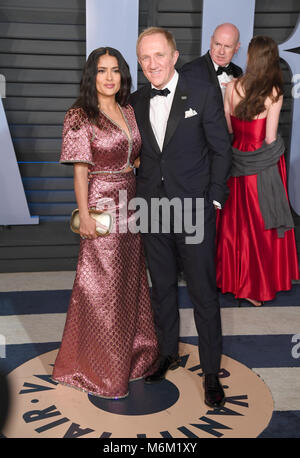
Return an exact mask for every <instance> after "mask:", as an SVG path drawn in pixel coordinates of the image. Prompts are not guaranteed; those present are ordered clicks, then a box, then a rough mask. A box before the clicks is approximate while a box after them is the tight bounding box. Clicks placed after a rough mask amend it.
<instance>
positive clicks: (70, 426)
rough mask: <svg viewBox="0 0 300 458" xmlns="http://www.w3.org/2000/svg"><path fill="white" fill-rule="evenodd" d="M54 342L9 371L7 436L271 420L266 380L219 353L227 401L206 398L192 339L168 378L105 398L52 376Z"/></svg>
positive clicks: (249, 424)
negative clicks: (212, 402)
mask: <svg viewBox="0 0 300 458" xmlns="http://www.w3.org/2000/svg"><path fill="white" fill-rule="evenodd" d="M56 354H57V350H52V351H49V352H47V353H43V354H41V355H39V356H37V357H35V358H33V359H31V360H29V361H27V362H26V363H24V364H22V365H20V366H19V367H17V368H16V369H14V370H13V371H12V372H10V374H9V375H8V381H9V384H10V387H11V388H10V389H11V395H12V396H11V398H12V404H11V406H10V415H9V417H8V420H7V422H6V426H5V428H4V430H3V435H4V436H5V437H7V438H37V437H40V438H62V437H65V438H71V437H85V438H100V437H102V438H105V437H106V438H109V437H111V438H120V437H122V438H136V437H147V438H171V437H173V438H209V437H211V438H217V437H223V438H232V437H234V438H238V437H243V438H254V437H258V436H259V434H260V433H261V432H262V431H263V430H264V429H265V428H266V427H267V426H268V424H269V422H270V419H271V417H272V413H273V399H272V395H271V393H270V390H269V388H268V387H267V385H266V384H265V383H264V381H263V380H262V379H261V378H260V377H259V376H258V375H256V374H255V373H254V372H253V371H252V370H250V369H249V368H248V367H246V366H245V365H243V364H241V363H239V362H237V361H236V360H234V359H232V358H229V357H227V356H225V355H223V356H222V364H221V367H222V370H221V373H220V376H221V382H222V385H223V386H224V390H225V394H226V404H225V406H224V408H222V409H221V410H213V409H210V408H209V407H207V406H206V405H205V404H204V400H203V395H204V393H203V387H202V383H203V375H202V371H201V367H200V365H199V356H198V349H197V346H195V345H191V344H185V343H181V344H180V356H181V366H180V367H179V368H178V369H176V370H174V371H169V372H168V373H167V377H166V380H164V381H163V382H161V383H159V384H155V385H147V384H145V383H144V382H143V380H139V381H135V382H131V383H130V393H129V397H128V398H126V399H121V400H106V399H101V398H99V397H95V396H92V395H88V394H87V393H85V392H81V391H79V390H76V389H74V388H71V387H67V386H63V385H61V384H57V383H56V382H54V381H53V380H52V379H51V373H52V368H53V363H54V361H55V357H56Z"/></svg>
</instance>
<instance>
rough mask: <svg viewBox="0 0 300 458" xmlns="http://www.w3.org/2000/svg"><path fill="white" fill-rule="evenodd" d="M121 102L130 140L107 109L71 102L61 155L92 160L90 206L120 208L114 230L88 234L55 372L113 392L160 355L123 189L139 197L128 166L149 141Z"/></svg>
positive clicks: (93, 389) (95, 390) (120, 393)
mask: <svg viewBox="0 0 300 458" xmlns="http://www.w3.org/2000/svg"><path fill="white" fill-rule="evenodd" d="M120 109H121V112H122V114H123V117H124V120H125V122H126V123H127V127H128V130H129V132H130V134H131V138H130V139H129V138H128V136H127V134H126V133H125V132H124V131H123V130H122V129H121V128H120V127H119V126H118V125H117V124H116V123H115V122H114V121H112V120H111V119H110V118H108V117H107V116H106V115H105V114H104V113H101V112H100V115H99V123H98V125H97V126H95V125H92V124H91V123H89V121H88V119H87V116H86V115H85V112H84V111H83V110H82V109H81V108H73V109H70V110H69V111H68V112H67V114H66V117H65V121H64V129H63V141H62V153H61V159H60V161H61V162H62V163H75V162H84V163H87V164H89V166H88V167H89V191H88V204H89V207H98V208H99V202H100V203H101V202H107V201H108V200H109V201H110V202H112V201H113V202H114V204H115V207H116V209H117V211H116V218H115V228H114V231H113V233H111V234H109V235H107V236H105V237H98V238H97V239H95V240H88V239H81V240H80V249H79V257H78V264H77V271H76V277H75V281H74V286H73V290H72V295H71V300H70V304H69V308H68V313H67V319H66V324H65V328H64V333H63V338H62V343H61V347H60V350H59V352H58V356H57V358H56V361H55V365H54V370H53V374H52V377H53V379H54V380H55V381H58V382H61V383H64V384H66V385H71V386H73V387H76V388H79V389H82V390H85V391H87V392H89V393H91V394H94V395H97V396H101V397H105V398H121V397H125V396H127V394H128V382H129V381H131V380H136V379H139V378H142V377H145V376H147V375H150V374H151V373H152V372H153V371H154V369H155V360H156V359H157V356H158V346H157V339H156V335H155V330H154V323H153V315H152V308H151V303H150V296H149V287H148V283H147V276H146V268H145V263H144V255H143V250H142V245H141V237H140V234H135V233H132V232H130V231H126V232H125V231H124V230H122V231H121V230H119V223H120V221H121V219H120V218H119V216H118V215H119V212H118V209H120V204H121V201H119V191H122V192H123V193H124V192H125V191H126V192H127V200H128V202H129V201H130V199H132V198H133V197H134V196H135V175H134V173H133V171H132V172H129V173H122V170H123V169H125V168H127V167H128V166H129V165H132V164H133V162H134V161H135V159H136V158H137V156H138V155H139V150H140V145H141V138H140V134H139V131H138V128H137V125H136V121H135V117H134V111H133V109H132V107H131V106H130V105H128V106H126V107H122V108H121V107H120ZM100 207H101V205H100ZM125 211H127V218H129V217H130V216H131V213H132V212H130V211H129V210H128V209H127V207H126V210H125ZM122 214H124V209H123V213H122ZM123 223H124V221H123V222H122V224H123ZM123 227H124V226H123Z"/></svg>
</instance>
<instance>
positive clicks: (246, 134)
mask: <svg viewBox="0 0 300 458" xmlns="http://www.w3.org/2000/svg"><path fill="white" fill-rule="evenodd" d="M231 123H232V129H233V134H234V142H233V146H234V147H235V148H237V149H239V150H241V151H249V152H251V151H254V150H255V149H258V148H260V147H261V145H262V143H263V140H264V138H265V133H266V118H261V119H254V120H252V121H243V120H240V119H238V118H236V117H235V116H231ZM278 169H279V173H280V176H281V178H282V181H283V184H284V187H285V190H286V189H287V188H286V168H285V159H284V156H281V158H280V160H279V161H278ZM228 186H229V189H230V195H229V198H228V200H227V201H226V203H225V205H224V208H223V209H222V210H221V211H218V212H217V238H216V243H217V247H216V250H217V251H216V269H217V286H218V288H220V289H221V291H222V293H228V292H230V293H233V294H234V295H235V297H236V298H247V297H249V298H251V299H256V300H258V301H268V300H271V299H273V298H274V296H275V295H276V293H277V292H278V291H287V290H289V289H291V281H292V280H295V279H298V278H299V267H298V259H297V251H296V244H295V236H294V230H293V229H291V230H289V231H286V232H285V236H284V238H278V236H277V230H276V229H269V230H266V229H265V228H264V221H263V218H262V215H261V212H260V207H259V201H258V193H257V175H248V176H240V177H230V179H229V180H228Z"/></svg>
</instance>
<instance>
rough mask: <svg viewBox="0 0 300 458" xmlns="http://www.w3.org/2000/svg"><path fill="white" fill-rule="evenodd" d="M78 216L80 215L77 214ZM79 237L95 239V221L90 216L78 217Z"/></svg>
mask: <svg viewBox="0 0 300 458" xmlns="http://www.w3.org/2000/svg"><path fill="white" fill-rule="evenodd" d="M79 214H80V213H79ZM79 231H80V237H82V238H83V239H90V240H93V239H95V238H97V233H96V221H95V220H94V219H93V218H92V217H91V216H90V215H86V216H84V217H81V216H80V229H79Z"/></svg>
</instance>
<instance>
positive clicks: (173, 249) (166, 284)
mask: <svg viewBox="0 0 300 458" xmlns="http://www.w3.org/2000/svg"><path fill="white" fill-rule="evenodd" d="M162 196H163V193H162ZM160 216H161V215H160ZM160 223H161V221H160ZM170 223H171V224H170V226H171V230H170V232H169V233H163V231H162V225H161V224H160V231H159V233H151V232H149V233H147V234H143V241H144V247H145V253H146V257H147V262H148V267H149V272H150V276H151V281H152V297H151V301H152V307H153V311H154V320H155V327H156V332H157V337H158V342H159V348H160V354H161V355H162V356H167V355H171V356H175V355H177V354H178V340H179V310H178V284H177V283H178V266H177V263H178V254H179V256H180V258H181V263H182V266H183V272H184V275H185V279H186V282H187V288H188V293H189V297H190V300H191V302H192V304H193V307H194V319H195V324H196V329H197V332H198V338H199V340H198V342H199V357H200V363H201V367H202V370H203V372H204V373H205V374H209V373H215V374H216V373H218V371H219V370H220V359H221V352H222V330H221V317H220V304H219V299H218V292H217V289H216V274H215V261H214V258H215V230H216V229H215V209H214V206H213V204H212V203H209V202H205V206H204V239H203V241H202V243H198V244H190V243H187V238H186V237H187V236H190V234H186V233H184V232H182V233H175V232H174V217H172V216H171V218H170Z"/></svg>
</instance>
